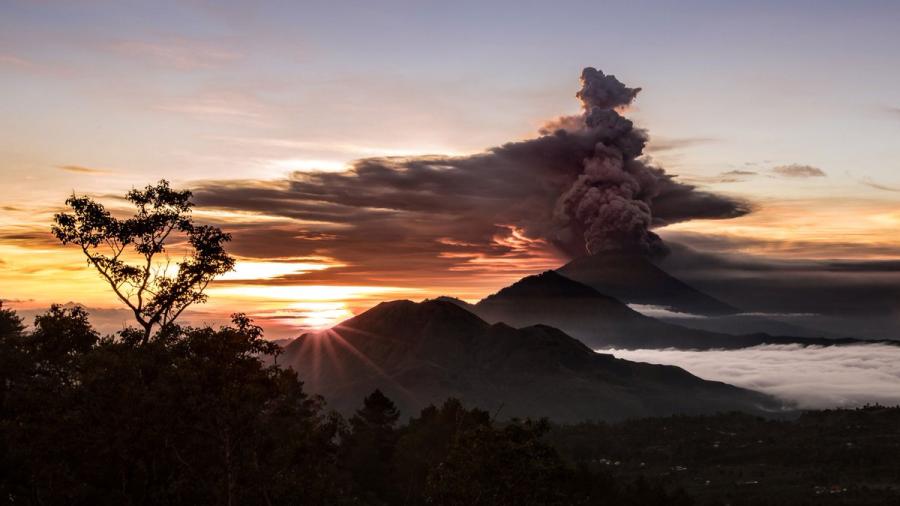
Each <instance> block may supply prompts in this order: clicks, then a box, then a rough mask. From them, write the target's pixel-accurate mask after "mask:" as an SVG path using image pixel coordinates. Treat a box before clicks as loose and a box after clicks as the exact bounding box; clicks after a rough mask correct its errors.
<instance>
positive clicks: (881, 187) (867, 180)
mask: <svg viewBox="0 0 900 506" xmlns="http://www.w3.org/2000/svg"><path fill="white" fill-rule="evenodd" d="M860 182H861V183H862V184H864V185H866V186H868V187H871V188H875V189H876V190H884V191H886V192H900V187H897V186H888V185H886V184H881V183H876V182H875V181H872V180H871V179H870V178H865V179H863V180H862V181H860Z"/></svg>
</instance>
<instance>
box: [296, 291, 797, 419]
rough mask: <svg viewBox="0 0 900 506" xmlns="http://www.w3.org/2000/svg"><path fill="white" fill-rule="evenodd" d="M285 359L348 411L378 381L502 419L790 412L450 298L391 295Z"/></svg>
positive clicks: (422, 399)
mask: <svg viewBox="0 0 900 506" xmlns="http://www.w3.org/2000/svg"><path fill="white" fill-rule="evenodd" d="M560 278H561V276H560ZM610 300H611V299H610ZM607 302H608V301H607ZM609 304H610V306H611V307H615V308H618V307H619V306H618V305H615V304H613V303H611V302H610V303H609ZM625 309H626V310H627V308H625ZM629 311H630V310H629ZM278 363H279V364H281V365H284V366H290V367H292V368H294V369H295V370H296V371H297V372H298V374H299V375H300V376H301V378H302V379H303V380H304V382H305V383H306V385H307V388H308V389H309V390H310V391H312V392H316V393H320V394H322V395H323V396H324V397H325V398H326V399H327V400H328V401H329V403H330V404H331V405H332V406H333V407H335V408H336V409H338V410H339V411H343V412H349V411H351V410H353V409H355V408H358V407H359V405H360V403H361V402H362V398H363V397H364V396H365V395H366V394H368V393H370V392H371V391H372V390H373V389H375V388H380V389H382V390H383V391H384V392H385V393H386V394H388V395H389V396H390V397H391V398H393V399H394V400H395V401H396V402H397V403H398V405H399V406H400V407H401V408H402V409H403V411H404V413H406V414H414V413H417V412H418V410H419V409H421V408H423V407H425V406H427V405H429V404H431V403H439V402H441V401H443V400H444V399H446V398H447V397H451V396H452V397H458V398H460V399H462V400H463V401H465V402H466V403H467V404H469V405H473V406H478V407H481V408H483V409H487V410H490V411H491V412H493V413H498V416H500V417H502V418H509V417H524V416H530V417H548V418H551V419H553V420H558V421H578V420H587V419H599V420H621V419H626V418H632V417H643V416H654V415H668V414H674V413H712V412H718V411H731V410H740V411H745V412H752V413H763V412H766V410H778V409H780V406H779V404H778V403H777V402H776V401H774V400H773V399H771V398H769V397H767V396H765V395H763V394H759V393H757V392H752V391H748V390H744V389H740V388H737V387H733V386H730V385H727V384H724V383H719V382H712V381H705V380H702V379H700V378H697V377H696V376H693V375H691V374H690V373H688V372H687V371H684V370H683V369H680V368H678V367H673V366H663V365H651V364H643V363H636V362H629V361H627V360H621V359H617V358H615V357H613V356H612V355H608V354H598V353H595V352H594V351H592V350H591V349H590V348H589V347H587V346H585V345H584V344H582V343H581V342H579V341H578V340H576V339H574V338H572V337H569V336H568V335H566V334H565V333H563V332H562V331H560V330H557V329H555V328H552V327H549V326H546V325H535V326H528V327H524V328H521V329H516V328H513V327H511V326H509V325H506V324H503V323H496V324H489V323H487V322H485V321H484V320H482V319H481V318H479V317H478V316H476V315H474V314H472V313H471V312H469V311H467V310H465V309H464V308H462V307H460V306H459V305H457V304H454V303H451V302H449V301H445V300H430V301H425V302H421V303H415V302H410V301H406V300H400V301H393V302H384V303H381V304H379V305H377V306H375V307H374V308H372V309H370V310H368V311H366V312H364V313H362V314H360V315H358V316H356V317H354V318H351V319H349V320H347V321H344V322H343V323H341V324H339V325H337V326H335V327H333V328H331V329H328V330H325V331H320V332H311V333H307V334H303V335H302V336H300V337H299V338H297V339H296V340H294V341H293V342H291V343H290V344H288V345H287V346H286V347H285V348H284V353H283V354H282V355H281V356H280V357H279V358H278Z"/></svg>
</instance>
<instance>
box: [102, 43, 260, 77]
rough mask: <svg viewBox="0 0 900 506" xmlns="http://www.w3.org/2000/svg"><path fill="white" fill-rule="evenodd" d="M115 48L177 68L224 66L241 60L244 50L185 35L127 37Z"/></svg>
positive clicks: (114, 45)
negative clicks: (153, 39)
mask: <svg viewBox="0 0 900 506" xmlns="http://www.w3.org/2000/svg"><path fill="white" fill-rule="evenodd" d="M112 49H113V50H114V51H116V52H118V53H120V54H122V55H125V56H128V57H131V58H140V59H142V60H145V61H150V62H152V63H155V64H158V65H161V66H164V67H171V68H175V69H178V70H197V69H207V68H214V67H218V66H221V65H223V64H225V63H229V62H232V61H235V60H238V59H240V58H242V57H243V54H242V53H240V52H238V51H233V50H228V49H224V48H221V47H219V46H217V45H214V44H210V43H208V42H204V41H200V40H192V39H184V38H172V39H169V40H164V41H156V42H150V41H140V40H127V41H120V42H116V43H114V44H113V45H112Z"/></svg>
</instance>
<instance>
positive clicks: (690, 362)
mask: <svg viewBox="0 0 900 506" xmlns="http://www.w3.org/2000/svg"><path fill="white" fill-rule="evenodd" d="M612 353H613V354H614V355H615V356H617V357H619V358H624V359H627V360H637V361H641V362H650V363H655V364H671V365H677V366H679V367H683V368H684V369H687V370H688V371H690V372H691V373H693V374H696V375H697V376H700V377H701V378H704V379H709V380H718V381H725V382H727V383H731V384H733V385H737V386H740V387H744V388H749V389H752V390H758V391H761V392H765V393H768V394H771V395H774V396H776V397H778V398H781V399H783V400H785V401H788V402H792V403H795V404H796V405H797V407H799V408H803V409H823V408H833V407H839V406H860V405H863V404H866V403H876V402H877V403H881V404H887V405H895V404H900V388H897V385H900V346H889V345H882V344H863V345H853V346H830V347H820V346H809V347H803V346H799V345H766V346H756V347H753V348H747V349H742V350H713V351H683V350H612Z"/></svg>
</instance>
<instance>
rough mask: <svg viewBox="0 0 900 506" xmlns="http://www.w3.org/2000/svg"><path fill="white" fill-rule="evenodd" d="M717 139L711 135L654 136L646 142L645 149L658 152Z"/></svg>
mask: <svg viewBox="0 0 900 506" xmlns="http://www.w3.org/2000/svg"><path fill="white" fill-rule="evenodd" d="M718 141H719V139H716V138H712V137H685V138H674V139H673V138H659V137H654V138H653V139H651V140H650V141H649V142H648V143H647V151H649V152H651V153H660V152H664V151H674V150H677V149H684V148H689V147H692V146H698V145H703V144H710V143H713V142H718Z"/></svg>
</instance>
